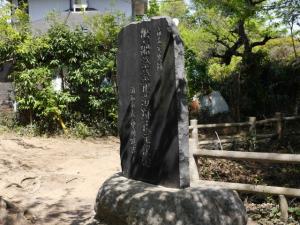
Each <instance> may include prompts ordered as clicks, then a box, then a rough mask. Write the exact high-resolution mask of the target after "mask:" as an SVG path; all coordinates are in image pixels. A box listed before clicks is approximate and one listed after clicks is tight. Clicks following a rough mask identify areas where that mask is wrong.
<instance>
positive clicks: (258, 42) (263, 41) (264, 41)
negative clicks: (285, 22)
mask: <svg viewBox="0 0 300 225" xmlns="http://www.w3.org/2000/svg"><path fill="white" fill-rule="evenodd" d="M271 39H272V37H270V36H265V37H264V39H263V40H262V41H257V42H253V43H252V44H251V45H250V47H251V49H252V48H254V47H256V46H261V45H265V44H266V43H267V42H268V41H269V40H271Z"/></svg>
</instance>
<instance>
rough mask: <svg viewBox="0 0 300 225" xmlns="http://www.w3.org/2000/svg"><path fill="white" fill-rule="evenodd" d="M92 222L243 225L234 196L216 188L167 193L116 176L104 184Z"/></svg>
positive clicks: (242, 214) (244, 216)
mask: <svg viewBox="0 0 300 225" xmlns="http://www.w3.org/2000/svg"><path fill="white" fill-rule="evenodd" d="M95 211H96V219H98V220H99V221H103V222H105V223H107V224H109V225H196V224H199V225H246V224H247V214H246V210H245V208H244V205H243V203H242V201H241V200H240V199H239V197H238V195H237V194H236V193H235V192H234V191H231V190H226V189H220V188H187V189H170V188H165V187H161V186H155V185H151V184H148V183H144V182H141V181H135V180H130V179H128V178H125V177H123V176H121V175H120V174H116V175H114V176H112V177H111V178H109V179H108V180H107V181H105V182H104V184H103V185H102V187H101V188H100V190H99V192H98V195H97V199H96V205H95Z"/></svg>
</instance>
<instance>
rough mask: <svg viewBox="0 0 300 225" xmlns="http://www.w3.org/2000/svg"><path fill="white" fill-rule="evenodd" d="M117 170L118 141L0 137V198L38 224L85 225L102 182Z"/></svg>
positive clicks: (110, 138) (109, 138) (110, 139)
mask: <svg viewBox="0 0 300 225" xmlns="http://www.w3.org/2000/svg"><path fill="white" fill-rule="evenodd" d="M118 171H120V161H119V142H118V139H117V138H113V137H108V138H103V139H97V140H73V139H62V138H26V137H14V136H11V135H1V136H0V196H3V197H4V198H5V199H6V200H8V201H11V202H14V203H17V205H19V206H22V207H26V208H29V209H31V210H32V211H33V213H34V214H35V215H36V216H37V222H36V224H46V225H54V224H57V225H83V224H88V223H89V221H90V218H91V217H92V216H93V207H94V201H95V197H96V194H97V191H98V189H99V187H100V186H101V184H102V183H103V181H104V180H105V179H107V178H108V177H109V176H111V175H112V174H114V173H116V172H118Z"/></svg>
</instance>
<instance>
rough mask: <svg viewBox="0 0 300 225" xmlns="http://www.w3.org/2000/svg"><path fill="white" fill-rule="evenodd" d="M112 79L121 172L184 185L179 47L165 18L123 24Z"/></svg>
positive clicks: (185, 120)
mask: <svg viewBox="0 0 300 225" xmlns="http://www.w3.org/2000/svg"><path fill="white" fill-rule="evenodd" d="M117 79H118V92H119V133H120V139H121V147H120V148H121V149H120V154H121V165H122V172H123V175H124V176H125V177H127V178H131V179H135V180H140V181H143V182H147V183H151V184H156V185H163V186H166V187H172V188H185V187H189V184H190V180H189V164H188V162H189V160H188V159H189V153H188V138H189V131H188V107H187V99H186V96H185V92H186V79H185V71H184V48H183V43H182V40H181V38H180V36H179V33H178V31H177V27H176V25H175V24H174V23H173V21H172V20H171V19H170V18H168V17H154V18H152V19H151V20H150V21H142V22H138V23H131V24H129V25H128V26H126V27H125V28H123V29H122V31H121V32H120V34H119V39H118V55H117Z"/></svg>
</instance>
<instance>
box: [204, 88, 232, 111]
mask: <svg viewBox="0 0 300 225" xmlns="http://www.w3.org/2000/svg"><path fill="white" fill-rule="evenodd" d="M209 99H210V101H211V111H210V114H211V115H216V114H219V113H227V112H229V107H228V104H227V103H226V101H225V99H224V98H223V96H222V95H221V93H220V92H218V91H213V92H212V93H210V95H209Z"/></svg>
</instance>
